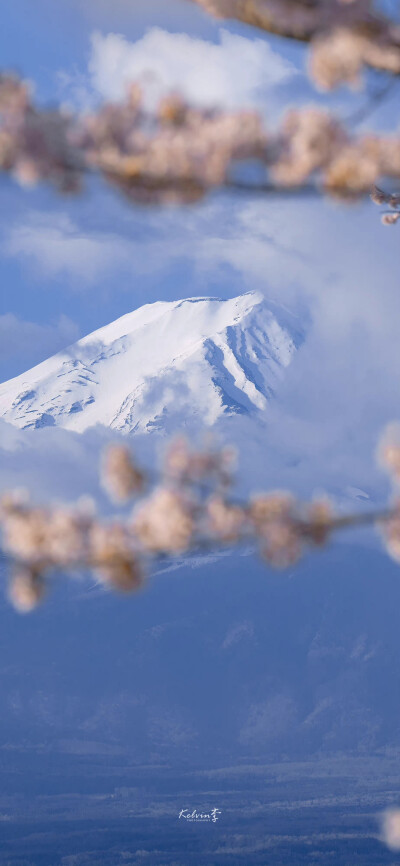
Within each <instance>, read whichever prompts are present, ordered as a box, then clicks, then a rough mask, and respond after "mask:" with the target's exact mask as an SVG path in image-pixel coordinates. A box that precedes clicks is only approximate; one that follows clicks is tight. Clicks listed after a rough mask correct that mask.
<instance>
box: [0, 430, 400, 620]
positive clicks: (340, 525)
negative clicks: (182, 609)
mask: <svg viewBox="0 0 400 866" xmlns="http://www.w3.org/2000/svg"><path fill="white" fill-rule="evenodd" d="M396 437H397V438H396V441H395V442H394V443H393V431H392V432H391V433H390V437H389V438H387V437H386V441H385V442H384V443H383V446H382V449H381V451H382V459H383V461H384V463H385V465H386V467H387V468H388V469H389V470H390V472H391V473H392V475H393V477H394V479H395V480H396V481H400V445H399V444H398V442H400V435H399V434H398V432H397V431H396ZM232 459H233V455H232V451H231V450H228V449H223V450H221V451H218V450H217V451H216V450H213V449H212V448H207V449H205V450H201V451H194V450H193V449H191V448H190V446H189V445H188V443H187V442H186V441H185V440H184V439H178V440H176V441H175V442H174V443H173V444H172V445H171V447H170V448H169V450H168V452H167V455H166V459H165V463H164V467H163V469H162V470H161V472H160V474H159V476H158V477H157V478H156V480H155V483H153V484H152V485H151V487H150V486H149V482H148V479H147V477H146V474H145V473H144V472H143V471H142V470H141V469H139V467H138V466H137V465H136V463H135V461H134V460H133V458H132V455H131V453H130V451H129V449H128V448H125V447H124V446H120V445H119V446H111V447H109V448H108V449H107V451H106V453H105V455H104V459H103V466H102V483H103V485H104V487H105V489H106V490H107V492H108V493H109V495H110V496H111V498H112V499H113V500H114V501H119V502H125V501H127V500H129V498H131V497H136V498H137V502H136V505H135V507H134V509H133V511H132V512H131V513H130V514H129V515H128V516H127V517H126V516H121V515H117V516H116V517H115V518H114V519H112V520H107V521H106V520H103V519H100V518H99V517H97V515H96V512H95V509H94V507H93V506H91V507H90V508H89V509H88V505H87V503H86V504H85V505H82V504H79V503H78V504H77V505H76V506H74V507H70V508H67V507H65V506H54V507H51V506H50V507H40V506H35V505H31V504H30V502H29V501H28V500H26V499H24V498H22V499H21V496H20V494H18V495H17V494H15V493H12V492H11V493H8V494H5V495H4V496H3V497H2V499H1V500H0V532H1V536H2V543H1V548H0V550H1V552H2V555H3V556H4V557H6V558H8V559H9V560H11V562H12V563H13V571H12V578H11V582H10V587H9V596H10V599H11V601H12V603H13V604H14V606H15V607H16V608H17V609H18V610H20V611H23V612H27V611H29V610H32V608H34V607H35V606H36V605H37V603H38V602H39V601H40V600H41V599H42V597H43V596H44V595H45V593H46V591H47V587H48V584H49V577H50V575H51V573H53V572H54V571H62V572H66V573H71V574H75V573H76V572H79V571H92V572H93V573H94V575H95V576H96V578H97V579H98V580H99V581H100V582H101V583H103V584H104V585H105V586H108V587H110V588H114V589H117V590H120V591H123V592H130V591H135V590H138V589H139V588H140V587H141V586H142V585H143V583H144V581H145V575H146V572H147V570H148V568H149V565H150V564H151V563H152V562H153V561H158V560H160V559H165V557H171V556H173V557H174V556H177V555H181V556H182V555H186V556H187V555H189V554H190V553H191V552H192V553H198V552H199V551H201V552H203V551H209V550H213V551H214V550H216V549H219V548H221V547H224V546H227V545H228V546H229V547H231V546H237V545H239V544H243V543H247V544H248V543H251V544H254V543H255V544H256V545H257V547H258V549H259V551H260V553H261V556H262V557H263V558H264V559H265V560H266V562H267V563H269V564H270V565H271V566H274V567H277V568H286V567H288V566H290V565H293V564H294V563H296V562H297V561H298V559H299V558H300V557H301V556H302V555H303V553H304V552H305V550H306V549H308V548H319V547H323V546H324V545H325V544H326V543H327V542H328V540H329V539H330V538H331V537H332V535H333V534H334V533H335V532H338V531H340V530H344V529H348V528H355V527H361V526H367V525H372V524H374V525H377V526H379V528H380V530H381V532H382V534H383V536H384V539H385V542H386V544H387V546H388V549H389V551H390V552H391V553H392V555H393V556H394V558H395V559H397V560H399V561H400V503H399V502H395V503H394V504H391V505H389V506H387V507H386V508H384V509H379V510H372V511H369V512H363V513H359V514H357V513H355V514H347V515H343V514H337V513H335V511H334V509H333V506H332V505H331V503H330V502H329V501H328V500H327V499H320V500H315V501H311V502H310V503H302V502H299V501H298V500H296V499H295V497H293V496H292V495H291V494H290V493H288V492H280V491H272V492H267V493H263V494H259V495H257V496H252V497H250V498H249V499H248V500H246V501H242V502H238V501H237V500H235V498H234V497H233V496H232V493H231V488H232V483H233V476H232Z"/></svg>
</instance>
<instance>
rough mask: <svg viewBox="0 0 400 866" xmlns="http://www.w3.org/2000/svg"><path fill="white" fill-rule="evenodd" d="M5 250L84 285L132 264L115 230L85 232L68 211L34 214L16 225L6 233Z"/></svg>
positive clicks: (49, 275) (51, 273)
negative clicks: (55, 213)
mask: <svg viewBox="0 0 400 866" xmlns="http://www.w3.org/2000/svg"><path fill="white" fill-rule="evenodd" d="M2 252H3V254H5V255H9V256H20V257H22V258H25V259H27V260H28V262H29V264H31V265H33V266H34V267H35V268H36V269H37V271H38V272H39V274H40V275H43V276H45V277H47V278H53V277H57V276H65V277H67V278H72V279H73V280H77V281H79V287H80V288H81V287H82V283H83V284H84V285H85V284H89V285H90V284H92V283H94V282H96V280H97V279H98V278H100V277H103V276H104V275H105V274H109V273H110V272H111V271H113V270H115V267H116V266H118V267H120V266H121V265H124V264H125V265H128V264H129V246H128V244H127V242H126V241H124V240H123V239H121V238H120V237H118V236H117V235H114V234H112V232H96V233H92V234H89V233H87V232H84V231H83V230H82V229H81V228H79V227H78V226H77V225H76V224H75V223H74V222H73V220H72V219H70V217H68V216H66V215H64V214H61V215H57V216H55V215H52V214H49V215H47V214H41V213H34V214H33V213H32V214H31V215H30V216H28V217H27V218H26V219H25V221H23V222H18V223H16V224H14V225H13V226H11V228H10V229H9V230H8V232H6V234H5V240H4V242H3V244H2Z"/></svg>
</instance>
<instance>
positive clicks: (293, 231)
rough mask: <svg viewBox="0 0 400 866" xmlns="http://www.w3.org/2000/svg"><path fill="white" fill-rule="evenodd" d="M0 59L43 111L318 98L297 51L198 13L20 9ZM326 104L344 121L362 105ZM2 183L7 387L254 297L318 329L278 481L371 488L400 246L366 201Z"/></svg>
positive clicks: (389, 104)
mask: <svg viewBox="0 0 400 866" xmlns="http://www.w3.org/2000/svg"><path fill="white" fill-rule="evenodd" d="M95 34H97V35H95ZM182 34H186V35H182ZM0 52H1V57H2V63H3V65H4V66H5V67H11V68H15V69H17V70H18V71H19V72H20V73H21V74H22V75H24V76H27V77H28V78H30V79H31V80H32V81H34V82H35V83H36V85H37V94H38V98H39V100H41V101H42V102H46V103H51V102H52V101H60V100H61V101H65V102H68V103H72V104H73V105H75V106H77V107H79V108H82V107H83V108H87V107H89V106H90V105H91V104H93V103H96V102H97V101H98V100H100V99H102V98H104V97H111V98H118V96H119V95H120V94H121V92H123V87H124V83H125V81H127V80H128V79H129V77H130V75H133V74H134V75H136V76H139V77H141V78H142V80H145V82H146V86H147V87H148V93H149V97H148V98H149V99H154V98H156V97H157V95H158V94H159V93H161V92H163V90H165V89H168V88H169V87H175V88H176V87H179V86H181V88H182V89H183V91H184V92H185V94H186V95H187V96H188V97H189V98H192V99H193V100H195V101H197V102H198V103H200V104H206V103H208V102H209V103H213V102H214V103H215V102H216V103H221V104H222V103H224V104H228V105H231V106H235V105H238V106H239V105H256V106H257V107H259V108H260V110H262V111H263V113H265V116H266V118H267V120H268V122H272V123H274V122H275V121H276V120H277V118H278V116H279V115H280V114H281V113H282V111H284V110H286V109H287V108H290V107H291V106H293V105H298V104H299V103H300V102H304V101H305V102H315V101H318V102H321V100H322V96H321V94H318V93H316V92H314V91H313V89H312V87H311V85H310V83H309V81H308V79H307V76H306V58H305V53H304V49H303V48H302V47H301V46H300V47H299V46H296V45H288V44H287V43H285V42H284V41H281V40H278V39H275V38H269V37H267V36H265V37H261V36H260V34H257V33H255V32H254V31H253V30H251V29H249V28H245V27H241V26H240V25H238V24H235V25H232V24H231V23H228V22H222V23H221V22H215V21H212V20H211V19H210V18H208V17H207V16H206V15H204V14H202V13H201V12H200V11H199V10H198V9H197V8H196V7H195V6H194V5H192V4H191V3H189V2H184V0H171V2H168V3H166V2H165V0H154V2H149V0H147V2H139V0H137V2H134V3H132V0H113V2H110V0H98V2H96V3H95V2H94V0H59V2H57V4H55V3H54V0H38V2H37V3H35V14H34V15H33V14H32V4H31V3H30V2H28V0H14V3H13V4H7V6H6V8H5V9H4V10H3V15H2V30H1V33H0ZM154 69H155V71H156V75H154ZM151 70H153V72H152V73H151ZM382 84H383V82H382V81H380V80H379V78H378V77H376V78H373V79H371V80H369V81H368V86H370V87H372V88H376V87H379V86H382ZM324 99H325V102H326V103H327V105H328V106H330V107H332V108H334V109H336V110H337V111H339V112H340V113H341V114H342V115H343V116H347V115H348V114H350V113H351V112H352V111H354V110H355V109H356V108H357V107H358V106H360V105H363V104H364V103H365V100H366V95H365V93H364V94H362V93H356V94H353V93H348V92H347V91H345V90H341V91H340V92H339V93H337V94H333V95H332V96H329V97H327V98H324ZM397 105H398V90H396V88H394V90H393V91H392V92H391V94H390V95H389V97H388V99H387V101H386V102H385V103H384V105H383V107H382V108H381V109H380V110H378V111H377V112H375V113H374V114H373V115H371V118H370V119H369V120H368V123H370V124H371V125H372V126H374V127H375V128H376V127H382V128H383V127H385V128H391V127H393V123H394V121H393V116H394V112H395V109H396V106H397ZM1 183H2V204H3V206H2V208H1V214H0V281H1V307H0V380H5V379H7V378H9V377H11V376H13V375H17V374H19V373H21V372H23V371H24V370H25V369H27V368H29V367H30V366H32V365H33V364H35V363H37V362H39V361H40V360H42V359H43V358H45V357H47V356H48V355H50V354H52V353H53V352H55V351H57V350H58V349H60V348H62V347H63V346H65V345H68V344H69V343H71V342H73V341H74V340H75V339H77V338H78V337H79V336H81V335H83V334H85V333H88V332H90V331H91V330H93V329H95V328H96V327H99V326H101V325H103V324H105V323H107V322H109V321H111V320H113V319H115V318H116V317H117V316H120V315H122V314H124V313H126V312H128V311H130V310H132V309H134V308H136V307H137V306H140V305H141V304H143V303H147V302H152V301H155V300H160V299H165V300H172V299H175V298H181V297H188V296H193V295H214V296H215V295H218V296H221V297H230V296H234V295H236V294H239V293H241V292H243V291H248V290H251V289H258V290H261V291H263V292H264V293H265V294H266V296H267V297H269V298H271V300H274V301H276V302H279V303H282V304H284V305H286V306H288V307H289V308H290V309H292V310H293V311H294V312H295V313H296V314H298V315H299V316H300V317H302V318H303V319H304V321H305V322H307V323H308V324H307V339H306V341H305V343H304V346H303V347H302V349H301V352H299V358H298V362H297V363H296V365H293V367H292V368H291V369H290V373H289V375H288V377H287V380H286V384H285V388H284V390H283V394H282V396H281V400H280V403H279V406H277V407H276V410H275V414H274V416H273V417H272V418H271V423H270V428H269V436H270V443H269V445H270V448H271V450H272V453H274V454H276V466H277V467H278V469H279V467H280V466H281V465H285V466H286V465H287V463H288V462H289V463H291V465H293V466H295V465H296V466H297V465H300V466H301V467H302V471H303V474H304V473H305V476H307V478H308V481H309V484H317V483H320V482H321V483H323V482H324V480H325V479H326V478H328V477H330V476H329V472H330V473H332V472H336V473H338V474H339V477H340V478H343V483H344V479H345V478H349V476H351V478H350V481H351V483H353V484H354V485H355V486H357V485H360V486H361V487H363V488H368V489H369V490H373V489H374V485H375V484H376V475H375V474H374V469H373V451H374V448H375V444H376V441H377V438H378V435H379V430H380V429H381V428H382V426H383V425H384V424H385V423H386V422H387V421H389V420H391V419H393V418H396V417H397V416H398V414H399V406H400V353H399V351H398V337H397V332H398V325H397V323H398V320H399V315H400V293H399V287H398V273H399V257H400V252H399V250H400V246H399V235H398V231H397V230H396V229H392V230H390V229H385V228H383V227H382V226H381V225H380V222H379V217H378V213H377V211H376V209H375V208H374V207H373V205H372V204H371V203H370V202H368V201H366V202H363V203H361V204H359V205H356V206H353V207H344V206H338V205H337V204H335V203H334V202H329V201H323V200H321V199H319V200H317V199H316V200H310V199H301V198H300V199H298V198H296V199H293V200H290V199H289V200H285V201H283V200H278V199H277V200H275V201H274V200H271V199H269V200H263V199H262V198H258V197H256V196H253V197H243V198H234V197H232V196H231V195H227V194H218V195H214V196H211V197H210V198H208V199H207V201H205V202H204V203H201V204H200V205H197V206H195V207H191V208H177V209H165V210H157V209H150V210H147V209H143V208H139V207H132V206H130V205H127V204H126V203H125V202H124V201H123V200H122V199H120V198H119V197H118V196H117V195H116V194H114V193H113V192H111V191H109V190H107V189H106V188H105V187H104V186H103V185H102V184H100V183H98V182H96V181H93V182H91V183H90V184H89V186H88V189H87V191H86V193H85V195H82V196H80V197H77V198H74V199H72V200H67V199H62V198H60V197H59V196H57V195H56V194H55V193H54V192H53V191H52V190H49V189H47V188H44V187H41V188H37V189H34V190H31V191H26V190H23V189H20V188H19V187H18V186H16V185H15V184H14V183H13V182H12V181H11V180H10V179H4V178H3V179H2V181H1ZM35 447H36V446H35ZM274 449H275V450H274ZM39 462H40V461H39ZM328 469H329V472H328V474H327V471H328Z"/></svg>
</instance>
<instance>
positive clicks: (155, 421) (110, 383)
mask: <svg viewBox="0 0 400 866" xmlns="http://www.w3.org/2000/svg"><path fill="white" fill-rule="evenodd" d="M294 322H295V319H294V317H293V316H291V315H290V314H289V313H288V312H287V311H285V310H284V309H283V308H280V307H277V306H276V305H275V304H269V303H268V302H267V301H266V300H265V298H264V297H263V295H261V294H258V293H255V292H249V293H246V294H244V295H240V296H239V297H237V298H233V299H230V300H220V299H217V298H189V299H187V300H184V301H175V302H169V303H167V302H162V301H159V302H157V303H154V304H146V305H145V306H143V307H141V308H140V309H137V310H135V311H134V312H132V313H128V314H127V315H125V316H122V317H121V318H119V319H117V320H116V321H115V322H112V323H111V324H109V325H106V326H105V327H103V328H100V329H99V330H97V331H94V332H93V333H92V334H89V335H88V336H86V337H84V338H83V339H81V340H79V341H78V342H77V343H75V344H74V345H72V346H70V347H69V348H68V349H66V350H65V351H62V352H59V353H58V354H56V355H54V356H53V357H51V358H49V359H48V360H46V361H44V362H42V363H41V364H38V365H37V366H35V367H33V368H32V369H31V370H29V371H28V372H26V373H24V374H22V375H20V376H18V377H16V378H15V379H11V380H9V381H8V382H5V383H3V384H2V385H1V386H0V416H1V417H3V418H4V419H5V420H7V421H9V422H11V423H13V424H15V425H17V426H18V427H21V428H39V427H45V426H54V425H56V426H61V427H65V428H68V429H71V430H76V431H78V432H81V431H84V430H86V429H87V428H88V427H91V426H93V425H95V424H103V425H106V426H108V427H111V428H113V429H115V430H120V431H124V432H132V431H139V430H140V431H151V430H159V431H168V432H173V431H174V430H176V429H177V428H182V427H185V426H187V425H190V424H191V423H192V422H196V421H197V422H198V423H201V424H206V425H212V424H214V423H215V422H216V421H218V420H219V419H221V418H222V417H223V416H231V415H237V414H245V415H254V416H257V415H259V413H260V411H262V410H264V409H265V408H266V407H267V406H268V403H269V401H270V400H271V399H272V398H273V396H274V394H275V393H276V391H277V389H278V388H279V383H280V382H281V380H282V377H283V375H284V372H285V368H286V367H287V366H288V365H289V364H290V362H291V359H292V357H293V354H294V352H295V350H296V347H297V345H299V342H300V341H301V332H300V330H299V328H298V327H297V326H296V325H294Z"/></svg>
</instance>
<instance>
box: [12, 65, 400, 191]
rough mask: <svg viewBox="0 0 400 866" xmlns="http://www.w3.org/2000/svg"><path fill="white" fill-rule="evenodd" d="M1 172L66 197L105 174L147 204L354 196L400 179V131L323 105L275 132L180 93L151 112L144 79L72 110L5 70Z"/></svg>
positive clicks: (295, 114) (249, 114)
mask: <svg viewBox="0 0 400 866" xmlns="http://www.w3.org/2000/svg"><path fill="white" fill-rule="evenodd" d="M249 161H252V162H253V163H254V162H256V163H257V164H258V166H259V174H260V178H259V181H258V182H257V183H256V184H255V185H253V184H249V183H248V182H247V181H246V178H245V175H244V176H242V177H241V176H238V167H240V166H242V168H243V170H244V172H245V167H246V164H248V162H249ZM0 170H2V171H3V172H6V173H9V174H10V175H11V176H13V177H14V178H15V179H16V180H17V181H19V183H21V184H25V185H32V184H35V183H37V182H39V181H43V182H48V183H51V184H52V185H53V186H55V187H56V188H57V189H58V190H59V191H60V192H62V193H76V192H78V191H79V190H80V189H81V187H82V183H83V179H84V176H85V174H87V173H88V172H91V173H97V174H98V175H100V176H101V177H102V178H103V179H104V180H105V181H106V182H108V183H109V184H111V185H112V186H113V187H114V188H117V189H118V190H119V191H120V192H122V193H123V194H124V196H125V197H126V198H127V199H128V200H130V201H131V202H134V203H140V204H162V203H171V202H175V203H179V204H183V203H191V202H194V201H197V200H199V199H201V198H203V197H204V196H205V195H206V194H207V193H208V192H209V191H211V190H215V189H228V190H236V191H239V190H240V191H252V192H255V191H259V192H262V193H264V194H271V193H273V194H274V195H275V194H277V193H278V192H280V191H281V192H282V193H283V194H292V193H293V192H295V191H296V192H301V193H302V194H309V193H310V192H311V191H316V192H319V193H327V194H329V195H331V196H333V197H335V198H338V199H347V200H352V199H354V198H357V197H360V196H363V195H365V194H366V193H369V191H370V189H371V186H372V184H374V183H376V182H377V181H378V180H379V179H380V177H381V176H387V177H392V178H395V179H400V136H396V135H393V136H390V135H378V134H363V135H354V134H350V133H349V132H348V131H347V130H346V128H345V126H344V125H343V124H342V123H341V122H340V121H339V120H338V119H337V118H335V117H334V116H333V115H331V114H329V113H328V112H326V111H323V110H321V109H318V108H304V109H300V110H292V111H289V112H288V113H287V114H286V117H285V118H284V120H283V122H282V124H281V127H280V129H278V131H276V130H269V129H268V128H267V127H266V126H265V124H264V122H263V120H262V118H261V116H260V115H259V114H258V113H257V112H254V111H236V112H234V111H231V112H229V111H223V110H217V109H215V110H212V109H195V108H193V107H191V106H189V105H187V104H186V103H185V102H184V101H183V100H181V99H180V98H179V97H178V96H177V95H174V94H172V95H170V96H169V97H167V98H165V99H163V100H161V102H160V104H159V106H158V107H157V109H156V111H155V112H154V113H152V114H150V113H149V112H148V111H147V110H146V108H145V105H144V102H143V99H142V95H141V92H140V89H139V87H138V86H137V85H132V86H131V88H130V90H129V93H128V96H127V99H126V100H125V102H121V103H117V104H105V105H103V106H102V107H101V108H100V109H99V110H98V111H97V112H95V113H93V114H90V115H84V116H79V115H71V114H66V113H65V112H64V111H62V110H61V109H53V110H52V111H46V110H44V109H41V108H39V107H37V106H35V104H34V103H33V101H32V97H31V93H30V89H29V87H28V85H27V84H26V83H25V82H23V81H21V80H20V79H18V78H16V77H13V76H10V75H3V76H0ZM242 174H243V172H242Z"/></svg>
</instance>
